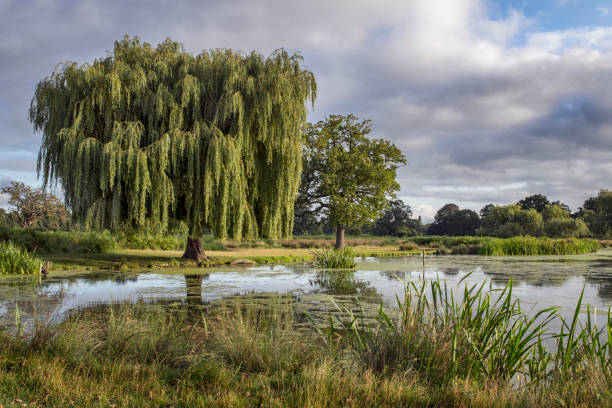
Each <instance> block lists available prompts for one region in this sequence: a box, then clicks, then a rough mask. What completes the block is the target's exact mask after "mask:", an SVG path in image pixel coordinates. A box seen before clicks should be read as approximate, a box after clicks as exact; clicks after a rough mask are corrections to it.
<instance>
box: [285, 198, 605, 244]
mask: <svg viewBox="0 0 612 408" xmlns="http://www.w3.org/2000/svg"><path fill="white" fill-rule="evenodd" d="M329 225H330V223H329V220H328V219H326V218H324V217H323V218H317V217H314V216H312V215H308V216H303V217H300V216H296V219H295V223H294V234H296V235H303V234H324V233H326V234H329V233H332V232H333V229H332V227H330V226H329ZM347 232H348V233H349V234H351V235H359V234H372V235H390V236H410V235H448V236H465V235H474V236H475V235H482V236H493V237H500V238H506V237H512V236H517V235H531V236H547V237H553V238H569V237H599V238H612V191H610V190H601V191H600V192H599V194H597V195H596V196H594V197H590V198H588V199H587V200H586V201H585V202H584V204H583V206H582V207H580V208H579V209H578V211H576V212H574V213H572V212H571V210H570V208H569V206H568V205H566V204H564V203H562V202H560V201H553V202H551V201H550V200H549V199H548V198H547V197H546V196H544V195H542V194H534V195H531V196H528V197H525V198H524V199H522V200H520V201H518V202H517V203H516V204H510V205H493V204H487V205H485V206H484V207H483V208H482V209H481V210H480V212H476V211H473V210H470V209H461V208H459V206H458V205H456V204H454V203H449V204H446V205H444V206H443V207H442V208H440V209H439V210H438V212H437V213H436V215H435V217H434V220H433V222H432V223H430V224H428V225H423V222H422V220H421V217H418V218H414V217H413V212H412V209H411V208H410V206H409V205H407V204H405V203H404V202H403V201H402V200H399V199H397V200H390V201H389V202H388V205H387V207H386V208H385V210H383V211H382V214H381V215H380V216H379V217H378V218H376V219H375V220H374V221H372V222H369V223H364V224H362V225H360V226H357V227H351V226H348V227H347Z"/></svg>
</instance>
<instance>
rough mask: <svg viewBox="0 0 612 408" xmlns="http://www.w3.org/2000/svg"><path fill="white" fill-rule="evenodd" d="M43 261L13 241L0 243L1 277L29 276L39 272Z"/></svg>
mask: <svg viewBox="0 0 612 408" xmlns="http://www.w3.org/2000/svg"><path fill="white" fill-rule="evenodd" d="M41 262H42V260H41V259H40V258H38V257H37V256H36V255H34V254H33V253H32V252H30V251H28V250H27V249H25V248H23V247H21V246H19V245H16V244H14V243H13V242H11V241H4V242H0V275H8V274H21V275H29V274H33V273H36V272H38V267H39V265H40V263H41Z"/></svg>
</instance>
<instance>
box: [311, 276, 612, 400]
mask: <svg viewBox="0 0 612 408" xmlns="http://www.w3.org/2000/svg"><path fill="white" fill-rule="evenodd" d="M468 276H469V275H468ZM464 279H465V278H464ZM462 283H463V287H462V288H461V289H459V290H458V291H454V290H453V289H452V288H448V287H447V285H446V283H445V282H441V281H440V280H432V281H424V280H421V281H420V282H418V283H415V282H407V283H406V284H405V292H404V297H403V299H400V298H399V297H398V298H397V305H398V307H399V315H394V314H392V313H390V312H387V311H385V310H384V309H383V308H382V305H381V307H380V309H379V313H378V319H377V320H378V323H377V324H376V325H372V324H367V323H365V324H364V322H367V321H366V320H365V319H364V315H363V309H360V310H361V312H360V313H354V312H353V311H352V310H350V309H348V308H346V307H344V306H337V308H338V311H339V312H340V313H336V314H335V315H334V320H332V318H331V315H330V323H329V327H326V328H317V331H318V332H319V333H320V334H321V335H322V337H323V338H324V340H325V341H326V343H327V344H329V345H330V346H332V347H348V348H349V349H351V350H352V351H353V352H354V353H355V354H356V355H358V356H359V358H360V359H362V361H363V362H364V363H365V364H366V365H368V366H369V367H371V368H372V369H375V370H382V371H388V370H391V371H397V370H416V371H417V372H419V373H420V374H421V375H423V376H424V377H425V378H427V379H428V381H431V382H433V383H439V384H445V383H453V382H455V381H457V380H461V381H465V380H468V379H469V380H471V381H477V382H478V381H480V382H486V381H490V380H494V381H496V382H497V383H501V384H503V383H507V384H509V383H510V381H514V382H516V383H518V384H523V385H527V386H529V387H531V388H533V387H536V388H537V387H543V386H546V384H550V383H551V382H554V381H559V380H560V379H562V380H563V381H572V380H576V379H577V378H583V377H581V376H584V373H586V372H589V373H591V374H592V373H593V371H595V372H596V373H597V374H598V375H601V376H602V377H604V378H606V379H607V381H611V380H612V377H611V367H612V357H611V356H612V319H611V316H610V311H609V310H608V315H607V320H606V324H605V325H604V327H602V328H599V327H597V324H596V320H595V319H592V318H591V311H592V310H591V309H590V307H589V306H587V308H586V314H587V317H586V321H585V322H583V321H582V320H581V319H580V312H581V310H582V295H581V296H580V298H579V300H578V303H577V305H576V309H575V312H574V315H573V317H572V319H571V320H569V321H568V320H565V319H564V318H563V317H562V316H561V315H560V313H559V311H558V310H557V309H556V308H546V309H542V310H539V311H537V312H534V313H526V312H524V311H523V309H522V308H521V305H520V300H519V299H518V298H516V297H515V296H514V295H513V291H512V289H513V288H512V282H511V281H510V282H509V283H508V284H507V285H506V286H505V287H504V288H503V289H501V290H496V289H493V288H492V286H491V284H490V283H489V284H488V285H487V284H486V283H480V284H468V283H467V282H462ZM553 326H554V327H559V326H560V327H561V329H560V331H559V332H558V333H554V332H553V330H552V327H553ZM611 384H612V383H611Z"/></svg>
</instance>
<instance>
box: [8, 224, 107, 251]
mask: <svg viewBox="0 0 612 408" xmlns="http://www.w3.org/2000/svg"><path fill="white" fill-rule="evenodd" d="M0 241H13V242H14V243H16V244H17V245H20V246H23V247H24V248H26V249H28V250H29V251H36V252H38V253H58V252H80V253H104V252H109V251H111V250H113V249H114V248H115V247H116V246H117V241H116V240H115V238H114V237H113V236H112V235H111V234H110V232H108V231H104V232H67V231H34V230H30V229H25V228H10V227H0Z"/></svg>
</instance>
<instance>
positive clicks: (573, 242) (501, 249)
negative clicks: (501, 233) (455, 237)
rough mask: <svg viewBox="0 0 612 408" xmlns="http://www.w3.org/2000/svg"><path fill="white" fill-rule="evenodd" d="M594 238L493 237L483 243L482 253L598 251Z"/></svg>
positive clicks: (566, 253)
mask: <svg viewBox="0 0 612 408" xmlns="http://www.w3.org/2000/svg"><path fill="white" fill-rule="evenodd" d="M598 249H599V244H598V243H597V241H596V240H593V239H578V238H566V239H553V238H535V237H513V238H505V239H502V238H491V239H488V240H486V241H484V242H483V243H482V248H481V250H480V254H481V255H493V256H501V255H582V254H588V253H592V252H596V251H597V250H598Z"/></svg>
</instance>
